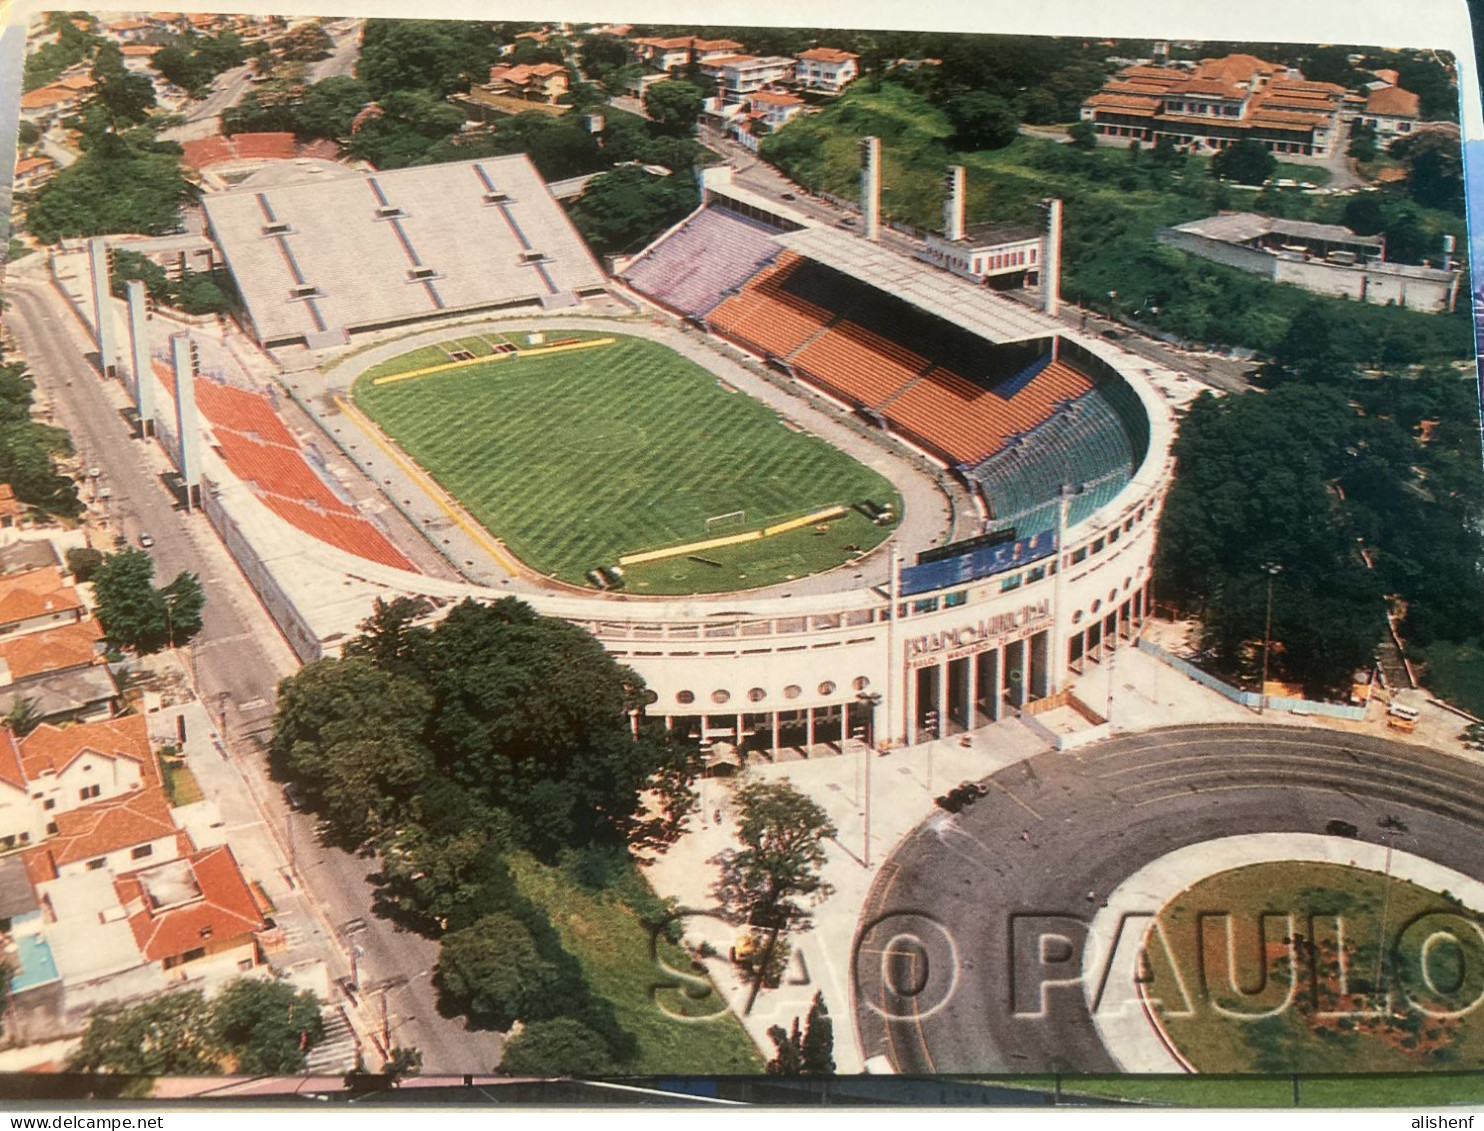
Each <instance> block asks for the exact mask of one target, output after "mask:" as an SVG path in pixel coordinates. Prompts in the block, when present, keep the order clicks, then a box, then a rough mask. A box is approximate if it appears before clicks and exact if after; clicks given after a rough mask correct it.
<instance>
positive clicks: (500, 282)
mask: <svg viewBox="0 0 1484 1131" xmlns="http://www.w3.org/2000/svg"><path fill="white" fill-rule="evenodd" d="M203 204H204V207H205V209H206V216H207V222H208V224H209V227H210V231H211V235H212V238H213V239H215V240H216V242H217V244H218V245H219V246H220V247H221V249H222V255H223V258H224V259H225V261H226V263H227V266H228V268H229V269H230V270H231V272H232V277H233V280H234V281H235V282H236V284H237V288H238V290H239V292H240V293H241V295H242V298H243V302H244V305H245V307H246V310H247V315H248V318H249V320H250V321H251V324H252V327H253V332H254V334H255V335H256V336H257V338H258V340H259V341H260V342H261V343H262V344H263V345H264V346H268V347H272V346H276V345H288V344H295V343H298V344H304V345H308V346H310V347H311V348H325V347H329V346H334V345H341V344H344V343H345V342H346V341H347V340H348V337H349V335H351V334H353V333H355V332H357V331H368V330H374V329H379V328H384V327H388V326H396V325H401V324H405V323H411V322H417V321H421V320H425V319H432V318H440V317H446V316H448V315H452V314H463V313H468V312H471V311H484V310H497V309H502V308H507V307H519V306H525V305H532V304H539V305H540V306H542V307H543V308H551V307H562V306H571V305H574V304H575V303H576V302H577V301H578V300H579V298H580V297H581V296H584V295H588V294H597V293H600V292H601V291H602V290H603V287H604V278H603V273H602V270H601V269H600V268H599V266H598V264H597V262H596V261H595V260H594V259H593V257H592V255H591V254H590V253H589V252H588V250H587V247H586V245H585V244H584V243H583V242H582V239H581V237H580V236H579V235H578V234H577V232H576V230H575V229H574V228H573V227H572V225H571V222H570V221H569V220H568V219H567V217H566V214H565V213H564V212H563V211H562V209H561V207H560V205H558V204H557V203H556V201H555V200H554V199H553V198H552V195H551V193H550V192H549V191H548V189H547V188H546V185H545V184H544V183H543V182H542V180H541V178H540V176H539V175H538V174H537V172H536V170H535V167H534V166H532V165H531V163H530V160H529V159H528V158H527V157H526V156H525V155H523V154H517V155H514V156H510V157H488V158H483V159H481V160H478V161H457V162H450V163H447V164H442V165H425V166H418V167H415V168H409V169H395V170H391V171H389V172H379V173H364V174H358V175H355V176H347V177H339V178H334V179H329V180H326V179H323V178H319V179H315V178H307V179H301V180H298V181H293V182H289V183H276V184H272V185H267V186H264V187H262V188H261V189H255V188H243V189H238V190H232V191H226V192H216V193H207V194H206V196H205V197H204V198H203Z"/></svg>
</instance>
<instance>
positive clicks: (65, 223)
mask: <svg viewBox="0 0 1484 1131" xmlns="http://www.w3.org/2000/svg"><path fill="white" fill-rule="evenodd" d="M188 193H189V187H188V186H187V184H186V181H185V177H184V176H182V174H181V170H180V158H179V156H178V155H177V154H172V153H161V152H151V151H143V150H139V149H135V148H133V147H128V146H122V147H109V148H108V149H106V150H99V151H92V150H90V151H89V152H87V153H85V154H83V156H82V157H81V158H79V159H78V160H77V161H76V162H75V163H73V164H72V165H70V166H68V167H67V168H65V169H62V170H60V171H59V172H58V173H57V175H56V176H54V177H52V179H51V180H49V181H48V182H47V183H46V184H45V185H43V186H42V187H41V188H40V189H39V190H37V193H36V199H35V200H34V201H33V202H32V203H31V206H30V208H28V209H27V211H26V227H27V228H28V229H29V230H30V231H31V234H32V235H34V236H35V237H36V238H37V239H38V240H40V241H41V242H42V243H56V242H57V241H59V240H61V239H63V238H64V237H68V236H98V235H109V234H112V233H123V232H129V233H141V234H144V235H152V236H161V235H168V234H170V233H171V232H174V231H176V230H177V229H178V228H179V227H180V208H181V205H182V204H183V203H184V201H185V200H186V197H187V195H188Z"/></svg>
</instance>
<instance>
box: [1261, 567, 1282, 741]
mask: <svg viewBox="0 0 1484 1131" xmlns="http://www.w3.org/2000/svg"><path fill="white" fill-rule="evenodd" d="M1262 568H1263V569H1264V570H1266V571H1267V575H1268V614H1267V619H1266V620H1265V621H1264V622H1263V629H1262V687H1261V688H1260V689H1259V690H1260V694H1259V696H1258V700H1257V713H1258V714H1259V715H1261V714H1265V713H1266V712H1267V709H1268V652H1269V651H1270V650H1271V649H1272V646H1273V578H1275V577H1277V576H1278V575H1279V574H1280V573H1282V572H1283V567H1282V566H1280V565H1278V564H1277V563H1275V562H1268V563H1267V564H1266V565H1264V566H1263V567H1262Z"/></svg>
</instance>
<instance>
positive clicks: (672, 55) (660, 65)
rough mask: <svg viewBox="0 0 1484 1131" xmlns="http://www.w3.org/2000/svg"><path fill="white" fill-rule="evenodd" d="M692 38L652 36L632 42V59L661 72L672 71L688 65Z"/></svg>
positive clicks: (683, 36) (688, 36) (687, 36)
mask: <svg viewBox="0 0 1484 1131" xmlns="http://www.w3.org/2000/svg"><path fill="white" fill-rule="evenodd" d="M694 38H695V37H694V36H690V35H682V36H679V37H676V38H671V39H658V38H655V37H653V36H647V37H644V38H640V39H636V40H634V57H635V58H636V59H638V60H639V62H641V63H643V64H645V65H646V66H649V67H654V68H656V69H657V70H661V71H674V70H678V69H680V68H681V67H686V66H689V65H690V45H691V43H692V41H693V40H694Z"/></svg>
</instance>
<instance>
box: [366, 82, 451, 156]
mask: <svg viewBox="0 0 1484 1131" xmlns="http://www.w3.org/2000/svg"><path fill="white" fill-rule="evenodd" d="M378 106H379V107H380V110H381V112H380V113H379V114H377V115H375V116H374V117H370V118H367V119H366V120H365V121H363V122H362V123H361V125H360V127H359V128H357V129H356V130H355V131H354V132H353V133H352V134H351V137H350V151H351V153H353V154H354V155H355V156H357V157H360V158H363V159H364V160H367V161H370V162H371V163H372V164H373V165H375V166H376V167H377V168H379V169H400V168H403V167H405V166H408V165H418V164H422V163H424V162H426V161H429V160H436V158H433V157H432V156H430V153H431V151H432V149H433V147H434V146H435V145H437V144H438V143H439V142H442V141H446V140H448V139H450V138H452V137H453V136H454V135H455V134H456V133H458V131H459V128H460V127H461V126H462V125H463V124H464V115H463V114H462V113H461V112H460V111H459V109H458V108H457V107H455V106H450V105H449V104H448V103H447V102H445V101H444V100H443V98H442V96H435V95H432V94H429V93H427V92H426V91H422V90H415V89H414V90H395V91H391V92H389V93H388V94H385V95H383V96H382V98H381V99H380V101H379V102H378Z"/></svg>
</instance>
